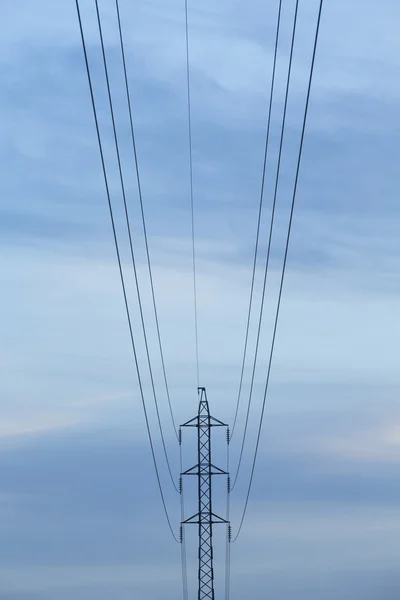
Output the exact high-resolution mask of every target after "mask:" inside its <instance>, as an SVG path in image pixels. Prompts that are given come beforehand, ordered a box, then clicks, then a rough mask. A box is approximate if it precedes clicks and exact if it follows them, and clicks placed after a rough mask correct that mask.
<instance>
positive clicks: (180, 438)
mask: <svg viewBox="0 0 400 600" xmlns="http://www.w3.org/2000/svg"><path fill="white" fill-rule="evenodd" d="M178 441H179V445H181V444H182V429H181V428H180V427H179V434H178Z"/></svg>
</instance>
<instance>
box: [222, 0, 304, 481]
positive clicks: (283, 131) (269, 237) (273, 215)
mask: <svg viewBox="0 0 400 600" xmlns="http://www.w3.org/2000/svg"><path fill="white" fill-rule="evenodd" d="M298 8H299V0H296V7H295V12H294V19H293V29H292V39H291V45H290V57H289V66H288V73H287V78H286V90H285V102H284V108H283V117H282V126H281V134H280V142H279V154H278V164H277V169H276V176H275V189H274V199H273V203H272V213H271V221H270V228H269V236H268V248H267V257H266V263H265V271H264V281H263V289H262V296H261V307H260V316H259V319H258V327H257V339H256V346H255V351H254V361H253V368H252V373H251V382H250V391H249V399H248V401H247V412H246V420H245V426H244V431H243V436H242V443H241V448H240V455H239V461H238V466H237V469H236V473H235V477H234V481H233V485H232V490H233V489H234V488H235V486H236V482H237V480H238V476H239V472H240V467H241V465H242V458H243V451H244V445H245V442H246V436H247V429H248V424H249V416H250V407H251V401H252V397H253V388H254V378H255V372H256V366H257V358H258V348H259V344H260V335H261V325H262V319H263V314H264V302H265V292H266V284H267V277H268V272H269V259H270V254H271V242H272V232H273V228H274V221H275V209H276V199H277V194H278V183H279V176H280V168H281V159H282V148H283V139H284V134H285V125H286V113H287V105H288V99H289V88H290V77H291V73H292V63H293V50H294V41H295V37H296V26H297V14H298Z"/></svg>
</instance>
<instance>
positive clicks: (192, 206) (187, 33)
mask: <svg viewBox="0 0 400 600" xmlns="http://www.w3.org/2000/svg"><path fill="white" fill-rule="evenodd" d="M185 36H186V82H187V110H188V141H189V178H190V207H191V216H192V264H193V300H194V333H195V346H196V369H197V387H200V371H199V331H198V319H197V277H196V246H195V226H194V197H193V152H192V109H191V96H190V64H189V24H188V0H185Z"/></svg>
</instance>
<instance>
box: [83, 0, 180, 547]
mask: <svg viewBox="0 0 400 600" xmlns="http://www.w3.org/2000/svg"><path fill="white" fill-rule="evenodd" d="M75 4H76V10H77V14H78V21H79V29H80V35H81V41H82V48H83V54H84V59H85V66H86V73H87V78H88V84H89V90H90V97H91V103H92V109H93V117H94V122H95V127H96V133H97V141H98V146H99V151H100V158H101V165H102V170H103V176H104V184H105V188H106V195H107V202H108V208H109V213H110V220H111V226H112V231H113V237H114V245H115V251H116V255H117V261H118V269H119V274H120V279H121V286H122V292H123V296H124V303H125V311H126V316H127V319H128V327H129V335H130V339H131V344H132V350H133V358H134V363H135V367H136V373H137V377H138V383H139V390H140V396H141V401H142V406H143V412H144V417H145V422H146V429H147V435H148V438H149V443H150V449H151V454H152V458H153V465H154V470H155V473H156V477H157V482H158V488H159V491H160V496H161V501H162V505H163V508H164V513H165V517H166V519H167V523H168V527H169V529H170V531H171V534H172V536H173V538H174V539H175V541H176V542H178V543H179V540H178V538H177V537H176V535H175V533H174V531H173V529H172V525H171V520H170V517H169V514H168V510H167V506H166V502H165V497H164V493H163V489H162V486H161V480H160V474H159V471H158V466H157V460H156V455H155V452H154V444H153V439H152V436H151V431H150V423H149V418H148V414H147V408H146V403H145V400H144V393H143V385H142V380H141V376H140V370H139V362H138V357H137V352H136V345H135V341H134V336H133V330H132V322H131V317H130V311H129V305H128V299H127V294H126V288H125V280H124V275H123V271H122V263H121V257H120V252H119V247H118V240H117V234H116V228H115V222H114V215H113V209H112V205H111V195H110V189H109V184H108V177H107V171H106V166H105V160H104V154H103V146H102V142H101V137H100V128H99V122H98V118H97V109H96V104H95V100H94V93H93V86H92V78H91V75H90V68H89V61H88V56H87V50H86V42H85V36H84V32H83V26H82V19H81V13H80V8H79V0H75Z"/></svg>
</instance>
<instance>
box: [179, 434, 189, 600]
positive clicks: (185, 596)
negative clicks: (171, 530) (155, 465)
mask: <svg viewBox="0 0 400 600" xmlns="http://www.w3.org/2000/svg"><path fill="white" fill-rule="evenodd" d="M178 441H179V462H180V469H181V471H180V476H179V491H180V495H181V529H180V542H181V566H182V595H183V600H188V581H187V557H186V536H185V526H184V525H183V522H184V520H185V500H184V495H183V477H182V472H183V461H182V430H181V429H179V435H178Z"/></svg>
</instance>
